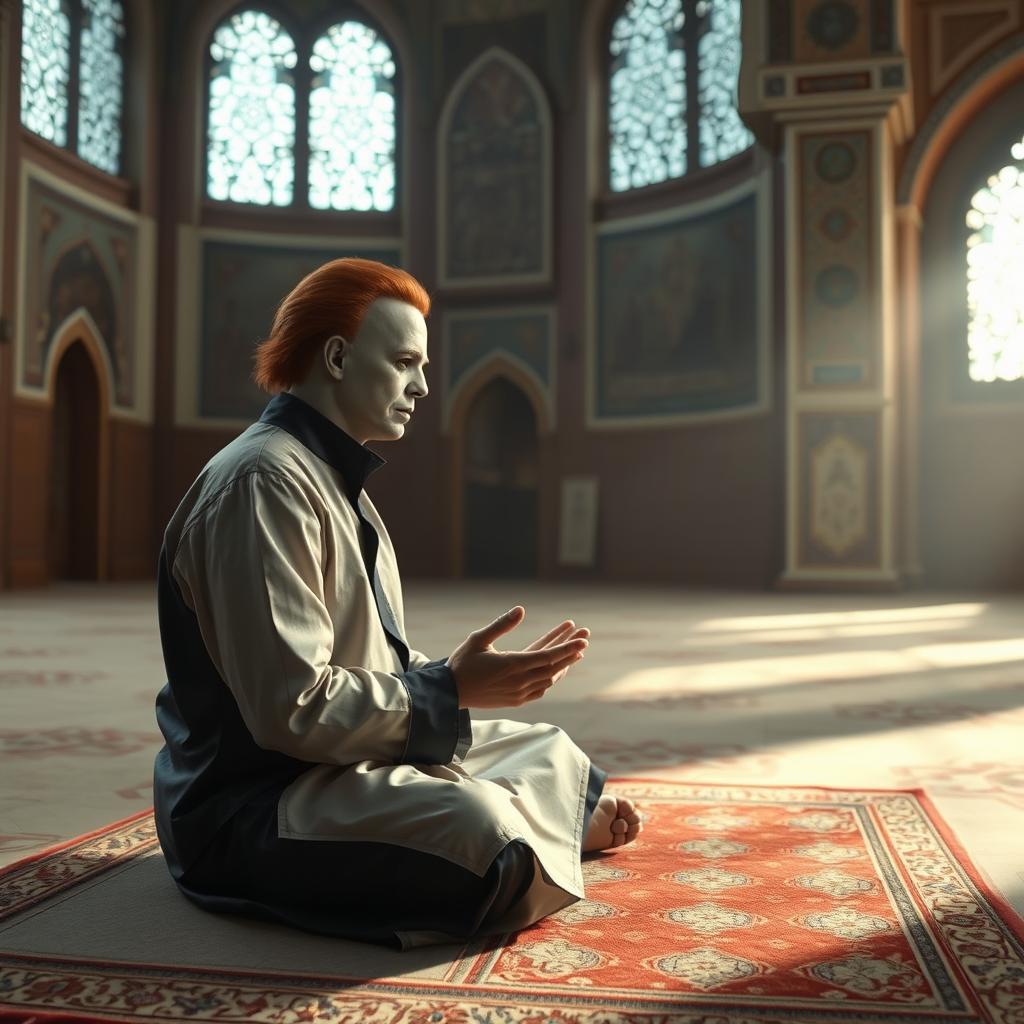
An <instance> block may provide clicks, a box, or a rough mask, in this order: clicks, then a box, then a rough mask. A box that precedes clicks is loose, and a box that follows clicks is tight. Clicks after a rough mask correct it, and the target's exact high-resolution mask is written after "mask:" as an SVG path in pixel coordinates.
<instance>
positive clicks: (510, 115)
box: [438, 47, 551, 287]
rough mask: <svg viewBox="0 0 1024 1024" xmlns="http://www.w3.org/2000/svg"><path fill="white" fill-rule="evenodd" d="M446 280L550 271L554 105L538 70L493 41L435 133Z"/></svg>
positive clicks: (521, 277) (510, 279)
mask: <svg viewBox="0 0 1024 1024" xmlns="http://www.w3.org/2000/svg"><path fill="white" fill-rule="evenodd" d="M438 156H439V169H438V216H439V225H438V227H439V231H438V275H439V279H440V282H441V284H442V285H457V286H487V287H490V286H493V285H495V284H524V283H546V282H548V281H549V280H550V277H551V113H550V110H549V106H548V101H547V98H546V97H545V95H544V91H543V89H542V88H541V86H540V83H539V82H538V81H537V79H536V77H535V76H534V74H533V72H531V71H530V70H529V68H528V67H527V66H526V65H525V64H523V63H522V62H521V61H520V60H518V59H517V58H516V57H513V56H512V55H511V54H508V53H506V52H505V51H504V50H501V49H499V48H497V47H493V48H491V49H490V50H488V51H486V52H485V53H483V54H481V55H480V56H479V57H478V58H477V59H476V60H475V61H474V62H473V63H472V64H471V65H470V66H469V67H468V68H467V69H466V70H465V72H464V73H463V74H462V76H461V77H460V78H459V80H458V81H457V82H456V83H455V85H454V87H453V89H452V91H451V93H450V95H449V97H448V99H447V101H446V102H445V106H444V110H443V112H442V114H441V119H440V125H439V131H438Z"/></svg>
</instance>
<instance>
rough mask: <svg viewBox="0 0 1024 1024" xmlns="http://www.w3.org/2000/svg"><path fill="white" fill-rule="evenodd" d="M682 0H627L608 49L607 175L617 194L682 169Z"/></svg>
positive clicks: (683, 110)
mask: <svg viewBox="0 0 1024 1024" xmlns="http://www.w3.org/2000/svg"><path fill="white" fill-rule="evenodd" d="M683 20H684V18H683V7H682V0H629V2H628V3H627V4H626V6H625V9H624V10H623V12H622V14H620V15H619V17H618V18H616V20H615V23H614V25H613V26H612V33H611V40H610V42H609V51H610V53H611V58H612V64H611V69H610V70H611V73H610V77H609V102H608V117H609V140H610V145H609V174H610V182H611V187H612V189H613V190H614V191H616V192H623V191H625V190H626V189H630V188H639V187H641V186H643V185H651V184H653V183H654V182H658V181H664V180H665V179H666V178H678V177H679V176H680V175H682V174H685V173H686V77H685V71H686V55H685V52H684V50H683V34H682V32H683Z"/></svg>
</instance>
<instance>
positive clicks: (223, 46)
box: [206, 10, 297, 206]
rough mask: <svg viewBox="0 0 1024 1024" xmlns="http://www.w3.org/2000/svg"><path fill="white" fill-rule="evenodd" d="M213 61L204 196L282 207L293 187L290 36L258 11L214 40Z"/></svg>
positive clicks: (224, 27) (231, 22)
mask: <svg viewBox="0 0 1024 1024" xmlns="http://www.w3.org/2000/svg"><path fill="white" fill-rule="evenodd" d="M210 56H211V57H212V59H213V63H212V66H211V70H210V97H209V104H210V105H209V137H208V145H207V179H206V180H207V192H208V194H209V195H210V196H211V197H212V198H214V199H230V200H231V201H232V202H236V203H259V204H261V205H264V206H267V205H274V206H287V205H288V204H290V203H291V201H292V194H293V187H294V179H295V153H294V149H295V65H296V61H297V56H296V52H295V44H294V43H293V42H292V39H291V36H290V35H289V34H288V33H287V32H286V31H285V30H284V28H283V27H282V26H281V24H280V23H279V22H277V21H276V20H275V19H274V18H272V17H270V15H269V14H265V13H264V12H263V11H252V10H250V11H240V12H239V13H237V14H235V15H232V17H231V18H229V19H228V20H227V21H225V22H223V23H222V24H221V25H220V26H219V27H218V28H217V30H216V31H215V32H214V34H213V41H212V43H211V44H210Z"/></svg>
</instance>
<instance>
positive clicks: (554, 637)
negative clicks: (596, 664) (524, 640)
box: [526, 619, 590, 684]
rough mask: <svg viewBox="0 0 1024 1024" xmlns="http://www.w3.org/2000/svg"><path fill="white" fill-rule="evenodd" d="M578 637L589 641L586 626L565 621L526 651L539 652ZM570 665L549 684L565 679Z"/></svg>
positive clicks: (570, 620) (535, 641)
mask: <svg viewBox="0 0 1024 1024" xmlns="http://www.w3.org/2000/svg"><path fill="white" fill-rule="evenodd" d="M578 637H582V638H583V639H584V640H589V639H590V630H589V629H587V628H586V626H579V627H577V626H576V624H575V623H574V622H573V621H572V619H566V620H565V622H562V623H559V625H557V626H555V628H554V629H552V630H549V631H548V632H547V633H545V634H544V635H543V636H541V637H538V638H537V639H536V640H534V641H533V643H532V644H530V646H529V647H527V648H526V649H527V650H528V651H539V650H541V649H543V648H545V647H551V646H553V645H554V644H557V643H560V642H562V641H563V640H575V639H577V638H578ZM571 667H572V665H571V664H570V665H566V666H565V668H563V669H562V670H561V672H559V673H557V674H556V675H554V676H552V677H551V682H552V683H553V684H554V683H557V682H560V681H561V680H562V679H564V678H565V674H566V672H568V671H569V669H570V668H571Z"/></svg>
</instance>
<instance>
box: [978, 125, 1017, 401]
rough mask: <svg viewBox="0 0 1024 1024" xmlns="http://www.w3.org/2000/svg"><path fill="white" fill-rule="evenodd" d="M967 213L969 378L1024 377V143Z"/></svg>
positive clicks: (1015, 146)
mask: <svg viewBox="0 0 1024 1024" xmlns="http://www.w3.org/2000/svg"><path fill="white" fill-rule="evenodd" d="M1010 155H1011V157H1012V158H1013V160H1014V161H1015V162H1014V163H1008V164H1006V165H1005V166H1003V167H1001V168H1000V169H999V170H998V171H996V172H995V174H993V175H991V176H990V177H989V179H988V181H987V182H986V184H985V185H984V187H983V188H981V189H979V190H978V191H977V192H976V193H975V194H974V195H973V196H972V197H971V203H970V207H969V209H968V211H967V227H968V228H970V229H971V234H970V235H968V237H967V349H968V360H969V363H968V372H969V373H970V377H971V380H974V381H980V382H985V383H991V382H993V381H997V380H1005V381H1012V380H1021V379H1024V290H1022V289H1021V281H1022V280H1024V139H1021V141H1020V142H1018V143H1016V145H1014V146H1012V147H1011V148H1010Z"/></svg>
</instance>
